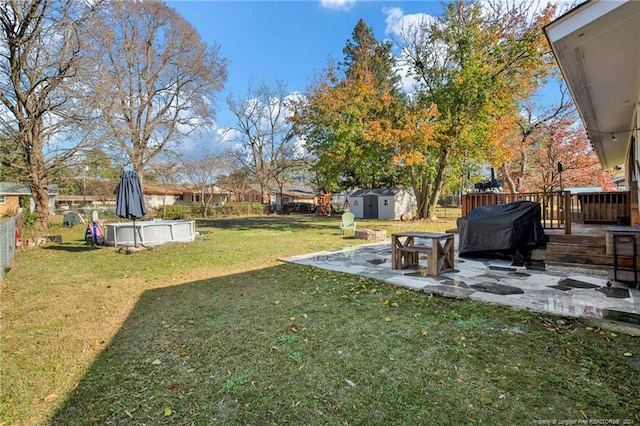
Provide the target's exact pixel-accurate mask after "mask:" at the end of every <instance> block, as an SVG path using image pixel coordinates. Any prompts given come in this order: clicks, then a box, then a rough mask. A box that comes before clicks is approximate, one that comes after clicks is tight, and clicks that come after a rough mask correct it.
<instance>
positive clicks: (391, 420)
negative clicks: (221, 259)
mask: <svg viewBox="0 0 640 426" xmlns="http://www.w3.org/2000/svg"><path fill="white" fill-rule="evenodd" d="M374 290H375V291H374ZM395 300H397V301H398V302H399V303H398V304H397V306H396V307H394V306H393V305H394V304H395V303H394V301H395ZM383 301H386V302H384V303H383ZM497 311H499V312H502V313H499V314H495V315H497V316H496V318H498V319H499V320H500V321H501V324H502V322H505V324H503V325H501V326H500V327H498V328H492V327H486V328H482V327H481V326H482V324H485V323H484V322H483V323H482V324H480V325H478V327H477V328H478V330H475V329H464V330H461V329H460V326H459V325H457V324H458V323H457V322H456V321H454V319H455V318H458V317H460V318H467V317H469V315H471V316H472V317H473V316H479V317H482V318H484V316H485V315H487V318H489V319H488V320H487V322H486V324H492V322H491V321H492V320H491V318H493V317H492V315H494V313H495V312H497ZM534 317H535V316H534V315H533V314H527V313H516V312H515V311H511V310H508V309H504V310H502V309H501V308H500V309H499V308H496V307H491V306H489V305H486V306H485V305H482V304H480V305H476V304H471V303H469V302H462V301H457V300H452V299H444V298H442V299H441V298H431V297H428V296H427V295H425V294H422V293H416V292H409V291H399V290H398V289H396V288H394V287H393V286H390V285H387V284H385V283H382V282H379V281H375V280H370V279H365V278H362V277H357V276H346V275H342V274H338V273H332V272H330V271H324V270H318V269H316V268H312V267H306V266H301V265H293V264H283V265H279V266H274V267H269V268H264V269H260V270H255V271H250V272H244V273H239V274H234V275H228V276H222V277H218V278H212V279H207V280H201V281H194V282H190V283H186V284H181V285H176V286H168V287H159V288H153V289H148V290H146V291H144V292H143V293H142V294H141V295H140V297H139V298H138V299H137V301H136V304H135V306H134V308H133V310H132V311H131V312H130V314H129V315H128V317H127V318H126V320H125V321H124V323H123V324H122V325H121V327H120V328H119V329H118V331H117V332H116V333H115V335H114V336H113V338H111V339H110V340H109V341H108V342H105V343H103V344H101V346H99V347H94V345H93V344H91V343H90V342H91V341H92V340H93V336H85V339H86V340H87V347H93V348H94V350H102V351H101V352H100V354H99V355H98V356H97V358H96V359H95V361H94V362H93V364H92V365H91V366H90V367H89V368H88V369H87V371H86V373H85V374H84V376H83V377H82V378H81V379H80V381H79V383H78V384H77V386H75V387H74V389H73V390H72V391H71V393H70V394H69V397H68V398H67V399H66V401H64V402H63V403H62V406H61V407H60V408H59V410H58V411H57V412H56V413H55V414H54V415H53V418H52V419H51V423H50V424H52V425H73V424H154V425H162V424H172V425H174V424H197V425H208V424H289V423H290V424H338V423H346V422H348V423H354V424H398V425H400V424H411V423H415V422H416V421H417V419H420V418H422V419H423V420H424V421H425V422H426V423H431V424H446V423H449V424H464V423H466V422H467V421H468V418H470V416H472V417H474V418H479V419H482V418H484V419H487V420H489V419H493V420H496V419H497V420H496V423H495V424H509V423H510V424H514V419H519V420H524V418H523V416H525V417H526V419H529V420H530V419H531V418H536V417H535V416H536V413H535V412H534V411H535V410H537V409H539V411H538V412H537V415H541V414H542V413H544V414H547V415H548V413H550V411H549V410H550V408H549V406H552V405H553V404H556V406H555V407H554V408H555V410H563V411H562V412H565V411H564V410H566V406H567V404H568V403H569V402H572V401H573V399H572V398H573V397H574V395H573V394H572V393H571V392H568V393H563V395H565V398H566V399H562V398H560V399H558V397H557V396H556V395H557V394H558V393H559V392H560V389H561V388H562V386H563V383H560V384H553V383H551V384H549V387H550V388H549V389H548V391H545V392H542V393H539V394H538V393H536V394H535V395H533V393H532V392H531V393H529V392H528V391H527V390H526V389H525V390H523V391H522V393H519V394H517V395H516V396H515V397H514V396H513V395H510V396H509V397H510V398H516V399H518V398H520V399H521V400H520V401H519V402H518V404H516V405H518V406H521V405H522V406H526V407H527V408H531V409H532V410H533V411H532V412H527V413H526V414H525V413H523V412H522V411H521V410H520V409H519V408H518V409H510V408H508V407H509V406H510V402H509V401H508V400H507V401H504V400H502V399H501V398H500V397H499V394H498V393H497V392H506V391H504V390H501V389H498V388H500V387H501V386H502V387H507V388H510V386H511V385H510V384H509V383H511V381H513V383H516V384H515V385H514V386H515V388H513V389H512V392H517V390H516V389H520V388H521V384H520V382H519V381H518V380H521V379H522V377H521V376H522V375H523V374H525V373H526V375H527V380H528V382H531V383H534V382H537V381H545V380H546V379H547V374H548V373H546V370H547V368H545V369H543V370H544V371H542V372H537V371H538V370H537V369H536V368H534V366H536V365H539V364H542V363H543V362H544V360H545V359H546V358H545V357H547V355H546V353H544V351H539V350H538V349H535V347H534V349H533V350H532V353H528V354H527V356H526V357H524V358H523V359H520V358H518V359H516V360H515V361H514V362H516V361H517V362H518V364H517V368H516V366H513V377H512V376H511V371H512V369H510V367H509V368H507V367H500V374H502V375H505V377H504V378H500V380H499V381H500V383H498V384H495V383H493V382H492V381H491V380H488V381H487V380H485V379H486V377H485V376H486V375H487V374H489V373H487V372H486V370H487V367H486V365H490V364H486V363H487V362H489V363H490V362H493V361H491V359H492V358H491V357H492V356H494V355H488V354H492V353H494V352H496V349H495V347H496V346H499V345H503V344H504V343H501V342H502V340H504V339H507V340H508V345H507V346H509V345H514V346H516V349H518V350H519V349H521V348H520V346H522V345H524V347H529V346H531V345H530V344H529V343H528V340H527V339H529V337H526V336H524V337H523V336H521V334H525V333H526V334H529V333H531V335H532V337H533V338H535V337H536V336H538V334H537V333H541V332H544V329H543V327H537V328H536V330H538V331H536V330H533V329H529V327H534V325H532V322H534V320H533V318H534ZM523 318H527V319H526V320H523ZM105 321H107V319H106V320H105ZM511 322H513V323H514V324H516V325H517V327H518V329H519V330H521V331H520V334H505V333H504V332H503V331H502V329H503V328H506V329H510V327H514V326H513V324H511ZM421 330H422V332H421ZM540 330H542V331H540ZM461 333H462V334H464V335H465V336H466V337H465V340H461V337H460V334H461ZM590 334H591V335H592V339H599V336H598V335H596V334H595V333H590ZM543 335H546V334H544V333H543ZM564 337H565V338H567V339H573V337H572V336H571V335H567V336H564ZM580 338H584V336H582V337H580ZM575 339H578V337H576V338H575ZM560 342H561V341H560V340H554V343H555V344H558V345H562V344H563V343H560ZM614 343H615V341H614ZM566 344H567V345H568V347H571V348H573V347H574V346H579V345H578V343H577V342H574V341H568V342H567V343H566ZM483 345H489V347H486V348H485V347H484V346H483ZM518 345H520V346H518ZM475 346H478V348H477V350H476V352H474V353H475V356H471V355H470V353H471V352H469V351H472V350H474V347H475ZM481 346H482V347H481ZM561 349H562V348H561ZM561 349H558V350H559V351H560V350H561ZM481 354H482V355H481ZM610 354H611V353H608V355H607V356H606V358H609V357H610ZM495 356H496V357H498V358H496V360H495V363H496V365H501V363H507V364H509V363H510V362H511V361H509V358H504V357H503V358H500V356H501V351H497V355H495ZM483 357H489V360H485V361H482V360H479V361H478V360H477V359H476V358H478V359H480V358H483ZM527 357H533V358H534V359H533V361H531V362H530V361H529V360H528V358H527ZM538 357H539V358H538ZM603 359H604V356H603ZM521 361H522V362H523V363H524V364H523V365H522V366H520V364H519V362H521ZM596 362H601V361H596ZM452 364H456V365H458V367H457V368H453V367H452ZM491 365H492V364H491ZM552 367H553V366H551V367H549V368H552ZM579 367H580V366H577V367H576V368H577V369H579ZM458 368H460V369H462V370H463V371H464V372H465V374H466V376H465V380H463V381H460V380H457V381H456V380H454V379H453V378H455V377H457V375H458V372H457V370H458ZM496 368H497V367H496ZM619 368H622V369H623V370H624V368H626V367H624V366H619ZM503 370H504V371H503ZM600 370H602V374H603V375H604V374H610V372H607V373H605V372H606V371H607V369H606V368H604V367H603V368H598V369H597V370H596V371H600ZM629 371H630V370H624V371H623V373H624V374H623V375H622V374H621V373H620V372H616V376H615V377H625V378H626V377H627V376H629V377H628V380H626V379H625V380H622V381H623V382H624V383H622V385H621V386H620V388H622V389H627V388H626V386H628V388H631V387H632V385H631V383H632V382H633V380H634V377H633V376H634V374H633V372H631V373H629ZM496 374H497V373H496ZM549 374H551V373H549ZM552 374H553V375H558V374H559V373H558V372H554V373H552ZM507 376H508V378H507ZM529 376H531V377H529ZM501 377H502V376H501ZM603 377H604V376H603ZM635 377H636V378H637V374H635ZM600 379H601V380H604V379H603V378H602V377H595V378H593V380H594V383H596V382H598V380H600ZM545 383H546V381H545ZM498 385H499V386H498ZM482 386H484V387H486V388H487V389H488V390H481V389H480V387H482ZM585 386H586V385H585ZM598 386H600V385H598ZM494 387H495V389H494ZM586 388H588V389H586ZM586 388H585V389H586V390H585V389H581V391H583V392H590V391H593V389H595V388H594V387H589V386H586ZM426 389H435V390H437V392H435V391H434V392H435V393H434V394H432V397H427V398H425V392H426ZM606 390H607V391H609V390H611V392H612V393H613V394H615V398H612V399H611V400H612V401H618V400H619V399H621V398H622V395H621V394H620V393H619V392H618V391H619V389H615V390H613V389H612V388H611V387H609V386H607V387H606ZM429 392H431V391H429ZM482 392H485V393H490V394H491V395H492V396H491V397H489V396H487V397H486V398H485V400H486V401H485V402H482V401H479V400H477V399H478V398H481V397H482V395H483V394H482ZM507 393H508V392H507ZM494 394H495V395H494ZM536 398H537V399H536ZM594 398H595V397H594ZM489 399H491V401H489V402H487V401H488V400H489ZM599 399H600V397H599V396H598V397H597V398H596V399H595V400H594V401H596V402H590V404H592V405H594V406H595V407H590V409H594V410H598V409H599V410H600V412H599V413H601V412H602V410H608V409H610V408H612V407H607V406H605V405H602V406H598V404H597V401H599ZM434 400H435V401H437V402H436V403H435V404H434ZM462 400H464V401H467V402H468V404H467V403H463V401H462ZM558 401H559V402H558ZM471 402H473V403H471ZM582 402H585V400H584V399H583V400H582ZM587 402H589V401H587ZM612 404H613V405H614V407H613V409H614V410H613V411H610V413H620V411H619V410H620V404H621V403H619V402H615V403H612ZM462 406H465V407H467V408H466V409H460V407H462ZM446 407H453V408H452V409H447V408H446ZM616 410H617V411H616ZM556 412H560V411H556ZM565 414H566V413H565ZM570 414H574V413H570ZM531 416H534V417H531ZM597 418H600V417H597ZM427 419H430V420H433V422H429V421H427ZM501 421H502V423H501ZM418 423H420V421H418Z"/></svg>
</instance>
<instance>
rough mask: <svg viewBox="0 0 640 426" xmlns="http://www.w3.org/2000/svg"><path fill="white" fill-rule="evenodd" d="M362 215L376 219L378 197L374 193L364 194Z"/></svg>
mask: <svg viewBox="0 0 640 426" xmlns="http://www.w3.org/2000/svg"><path fill="white" fill-rule="evenodd" d="M363 217H364V218H365V219H377V218H378V197H377V196H375V195H366V196H365V197H364V212H363Z"/></svg>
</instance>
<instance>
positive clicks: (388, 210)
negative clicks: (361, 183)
mask: <svg viewBox="0 0 640 426" xmlns="http://www.w3.org/2000/svg"><path fill="white" fill-rule="evenodd" d="M348 200H349V210H350V211H351V213H353V214H354V216H355V217H356V218H359V219H401V218H402V215H405V214H411V212H412V210H413V208H414V207H415V206H416V201H415V197H414V196H413V194H412V193H411V192H409V191H407V190H406V189H403V188H387V189H358V190H355V191H353V192H351V193H350V194H349V195H348Z"/></svg>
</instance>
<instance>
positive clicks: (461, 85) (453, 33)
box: [399, 1, 555, 217]
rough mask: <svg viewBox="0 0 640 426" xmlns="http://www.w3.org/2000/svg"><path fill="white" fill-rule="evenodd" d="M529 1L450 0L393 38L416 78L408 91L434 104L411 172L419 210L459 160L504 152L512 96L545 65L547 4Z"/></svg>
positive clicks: (535, 80) (459, 171) (542, 73)
mask: <svg viewBox="0 0 640 426" xmlns="http://www.w3.org/2000/svg"><path fill="white" fill-rule="evenodd" d="M531 8H532V6H531V5H530V4H527V3H524V2H521V3H520V4H516V3H515V2H501V1H488V2H486V1H485V2H478V1H472V2H463V1H456V2H451V3H448V4H447V5H446V9H445V13H444V14H443V15H442V16H441V17H437V18H432V19H431V20H428V21H427V20H425V21H423V22H421V23H420V24H419V25H413V26H410V27H408V28H405V31H404V33H403V36H402V40H400V41H399V43H400V44H401V45H402V47H403V54H404V59H405V60H406V61H407V65H409V67H410V69H411V73H412V74H413V76H414V77H415V79H416V81H417V84H418V88H417V93H416V99H417V100H418V102H419V103H420V104H421V105H424V106H429V107H431V106H434V105H435V106H436V107H437V112H438V119H437V122H438V123H437V129H436V131H435V134H434V135H433V136H432V138H431V139H429V140H425V148H426V155H424V158H425V161H424V162H423V163H422V164H420V166H419V169H416V168H417V167H418V166H414V172H413V174H412V175H413V176H414V182H413V187H414V191H415V193H416V198H417V199H418V216H419V217H434V213H435V206H436V205H437V202H438V199H439V197H440V193H441V191H442V188H443V186H444V184H445V182H446V180H460V179H462V178H463V176H464V169H465V164H467V163H477V162H488V163H490V164H502V163H504V161H505V159H506V156H507V155H510V154H511V152H510V151H509V150H501V149H500V147H503V146H504V145H501V142H502V141H503V140H504V138H505V137H506V136H507V134H508V133H509V132H510V131H512V130H513V129H514V128H515V127H514V125H513V123H514V121H515V119H516V117H517V114H518V111H519V103H520V102H522V101H524V100H526V99H528V98H529V97H530V96H531V95H532V94H533V93H534V92H535V91H536V90H537V89H538V88H539V87H540V85H541V84H542V82H543V81H544V79H545V78H546V77H547V75H548V74H549V72H550V70H551V69H552V68H553V58H552V57H551V55H550V54H549V49H548V47H547V45H546V41H545V40H544V36H543V32H542V31H541V28H542V26H543V25H544V24H546V23H548V22H550V20H551V18H552V16H553V14H554V10H555V9H554V7H553V6H548V7H547V8H546V9H544V10H543V11H542V12H540V13H536V12H534V11H533V10H532V9H531ZM501 157H505V158H501Z"/></svg>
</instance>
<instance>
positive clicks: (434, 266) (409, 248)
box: [391, 232, 454, 276]
mask: <svg viewBox="0 0 640 426" xmlns="http://www.w3.org/2000/svg"><path fill="white" fill-rule="evenodd" d="M416 238H418V239H429V240H431V246H427V245H425V244H415V240H416ZM453 238H454V236H453V234H450V233H433V232H401V233H398V234H393V235H392V236H391V267H392V268H393V269H405V268H410V267H415V266H419V261H420V254H424V255H426V259H427V274H428V275H433V276H437V275H440V274H441V273H442V272H443V271H445V270H450V269H453V262H454V247H453ZM441 241H444V244H442V242H441Z"/></svg>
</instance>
